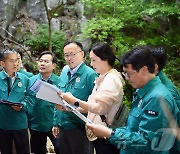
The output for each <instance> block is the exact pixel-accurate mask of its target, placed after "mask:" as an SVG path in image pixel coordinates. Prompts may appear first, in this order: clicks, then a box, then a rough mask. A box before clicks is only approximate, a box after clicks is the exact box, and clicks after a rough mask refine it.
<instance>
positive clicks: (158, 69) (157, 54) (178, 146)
mask: <svg viewBox="0 0 180 154" xmlns="http://www.w3.org/2000/svg"><path fill="white" fill-rule="evenodd" d="M150 50H151V52H152V54H153V56H154V58H155V62H156V64H155V74H156V75H157V76H159V78H160V80H161V82H162V83H163V84H164V86H165V87H166V88H167V89H168V90H169V91H170V93H171V94H172V96H173V97H174V99H175V101H176V104H177V106H178V109H179V110H180V94H179V92H178V90H177V88H176V87H175V85H174V84H173V83H172V82H171V81H170V79H168V78H167V76H166V75H165V74H164V73H163V72H162V69H163V68H164V67H165V65H166V61H167V54H166V52H165V50H164V48H163V47H150ZM177 124H178V126H179V127H180V112H179V113H178V116H177ZM171 153H172V154H174V153H180V142H179V141H178V140H176V142H175V144H174V146H173V148H172V149H171Z"/></svg>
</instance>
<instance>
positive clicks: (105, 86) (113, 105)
mask: <svg viewBox="0 0 180 154" xmlns="http://www.w3.org/2000/svg"><path fill="white" fill-rule="evenodd" d="M90 59H91V66H92V67H93V69H94V70H95V71H96V73H98V74H100V75H99V77H98V78H97V79H96V80H95V86H94V89H93V91H92V94H91V95H90V96H89V98H88V101H87V102H85V101H82V100H79V99H78V98H75V97H74V96H73V95H72V94H71V93H61V94H59V96H60V97H61V98H63V99H64V100H65V101H67V102H68V103H70V104H74V105H76V106H77V107H78V108H81V109H84V110H86V111H87V112H88V119H90V120H91V121H92V122H93V123H97V124H103V125H111V124H112V121H113V118H114V116H115V114H116V112H117V110H118V108H119V106H120V105H121V103H122V98H123V95H124V92H123V85H124V80H123V78H122V76H121V73H120V72H118V71H117V70H116V69H114V68H113V65H114V63H115V60H116V59H117V60H118V61H119V59H118V58H116V56H115V54H114V52H113V51H112V49H111V48H110V47H109V45H107V44H106V43H101V42H100V43H98V44H96V45H95V46H94V47H92V49H91V50H90ZM87 82H88V81H87ZM100 115H103V117H102V116H100ZM103 118H104V122H103V120H102V119H103ZM86 130H87V131H86V132H87V137H88V139H89V140H90V141H92V144H93V146H94V148H95V150H96V154H111V153H112V154H116V153H119V149H117V148H116V147H115V146H114V145H111V144H110V143H109V141H107V140H106V139H104V138H97V137H95V136H94V135H92V132H91V131H90V130H89V129H86Z"/></svg>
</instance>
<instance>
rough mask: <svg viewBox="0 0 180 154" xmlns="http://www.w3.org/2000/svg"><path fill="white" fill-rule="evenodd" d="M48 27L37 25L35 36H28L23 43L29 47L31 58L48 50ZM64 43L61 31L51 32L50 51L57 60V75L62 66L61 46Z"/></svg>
mask: <svg viewBox="0 0 180 154" xmlns="http://www.w3.org/2000/svg"><path fill="white" fill-rule="evenodd" d="M48 37H49V34H48V25H45V24H43V25H39V26H38V28H37V34H36V35H33V36H30V38H29V39H28V40H27V41H26V42H25V44H26V45H28V46H29V47H31V50H32V52H31V54H32V55H33V56H36V55H39V54H40V53H41V52H42V51H45V50H48ZM64 43H65V36H64V34H63V33H62V32H61V31H53V32H52V51H53V52H54V53H55V54H56V56H57V58H58V68H57V69H56V70H55V72H56V73H57V74H59V71H60V70H61V68H62V67H63V65H64V58H63V52H62V51H63V45H64Z"/></svg>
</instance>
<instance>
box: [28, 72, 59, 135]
mask: <svg viewBox="0 0 180 154" xmlns="http://www.w3.org/2000/svg"><path fill="white" fill-rule="evenodd" d="M37 79H40V80H42V78H41V74H37V75H35V76H33V77H31V78H30V79H29V80H30V87H31V86H32V85H33V83H34V82H35V81H36V80H37ZM58 79H59V77H58V76H57V75H55V74H52V75H51V77H50V78H49V80H48V83H50V84H52V85H56V86H57V85H58ZM30 92H31V95H32V96H31V100H30V102H29V104H28V122H29V128H30V129H32V130H36V131H41V132H49V131H51V129H52V127H53V118H54V112H55V111H56V108H55V105H54V104H53V103H50V102H48V101H45V100H42V99H39V98H36V93H35V92H32V91H30Z"/></svg>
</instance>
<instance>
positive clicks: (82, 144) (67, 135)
mask: <svg viewBox="0 0 180 154" xmlns="http://www.w3.org/2000/svg"><path fill="white" fill-rule="evenodd" d="M64 57H65V60H66V62H67V64H68V65H69V68H68V67H67V69H64V70H63V71H62V73H61V75H60V81H59V84H58V86H59V88H60V89H61V90H62V91H63V92H71V93H72V94H73V95H74V96H76V97H77V98H79V99H81V100H84V101H87V99H88V97H89V95H90V94H91V92H92V89H93V87H94V80H95V78H96V77H97V74H96V73H95V72H94V70H93V69H92V68H90V67H88V66H87V65H86V64H85V63H84V62H83V61H84V51H83V48H82V45H81V44H80V43H79V42H67V43H66V44H65V46H64ZM55 117H57V118H56V119H57V120H55V121H54V126H55V127H54V128H57V127H59V128H60V130H59V131H60V132H59V140H60V153H61V154H72V153H78V154H90V153H93V150H92V149H91V150H90V142H89V141H88V139H87V137H86V133H85V124H84V122H83V121H82V120H81V119H79V118H78V117H77V116H76V115H75V114H74V113H71V112H67V111H59V112H58V113H57V114H56V115H55ZM54 134H56V135H57V133H55V132H54Z"/></svg>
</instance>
